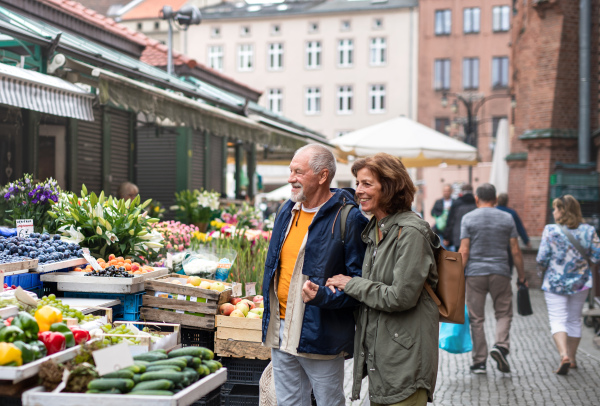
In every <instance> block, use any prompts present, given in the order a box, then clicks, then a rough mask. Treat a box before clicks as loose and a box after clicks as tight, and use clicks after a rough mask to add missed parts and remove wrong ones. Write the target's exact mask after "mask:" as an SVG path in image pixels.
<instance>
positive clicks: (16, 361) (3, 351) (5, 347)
mask: <svg viewBox="0 0 600 406" xmlns="http://www.w3.org/2000/svg"><path fill="white" fill-rule="evenodd" d="M0 365H1V366H16V367H19V366H21V365H23V357H22V356H21V350H20V349H19V348H18V347H17V346H16V345H14V344H13V343H0Z"/></svg>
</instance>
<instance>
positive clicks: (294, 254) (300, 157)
mask: <svg viewBox="0 0 600 406" xmlns="http://www.w3.org/2000/svg"><path fill="white" fill-rule="evenodd" d="M335 170H336V165H335V158H334V156H333V154H332V153H331V151H329V150H328V149H327V148H325V147H324V146H321V145H317V144H310V145H307V146H305V147H302V148H300V149H299V150H297V151H296V153H295V154H294V158H293V159H292V162H291V164H290V176H289V178H288V182H289V183H290V184H291V185H292V196H291V199H290V200H288V201H287V202H286V203H284V204H283V207H282V208H281V210H280V211H279V213H278V215H277V218H276V219H275V224H274V227H273V234H272V236H271V243H270V244H269V251H268V254H267V260H266V263H265V272H264V280H263V296H264V298H265V299H264V300H265V313H264V317H263V330H262V333H263V337H262V341H263V343H264V345H265V346H267V347H270V348H271V349H272V350H271V358H272V362H273V377H274V381H275V393H276V396H277V404H279V405H285V406H287V405H289V406H296V405H298V406H310V403H311V402H310V393H311V389H312V391H313V393H314V395H315V399H316V401H317V403H318V404H320V405H335V406H338V405H339V406H343V405H345V404H346V402H345V400H344V389H343V383H344V358H345V357H348V356H351V355H352V351H353V342H354V327H355V325H354V316H353V310H354V309H355V308H356V307H357V306H358V302H357V301H356V300H354V299H352V298H351V297H349V296H347V295H346V294H345V293H343V292H339V291H338V292H336V293H332V292H331V290H330V289H327V288H325V282H326V281H327V279H328V278H330V277H332V276H334V275H337V274H340V273H342V274H345V275H349V276H361V274H362V272H361V268H362V263H363V258H364V254H365V245H364V243H363V242H362V239H361V233H362V231H363V229H364V228H365V226H366V224H367V219H366V218H365V217H364V216H363V215H362V214H361V212H360V210H359V208H358V205H357V204H356V203H355V201H354V197H353V196H352V194H351V193H350V192H349V191H347V190H345V189H330V185H331V181H332V179H333V177H334V176H335ZM346 205H351V208H350V211H349V212H348V215H347V218H346V224H345V230H344V233H343V235H342V230H341V229H342V227H341V221H342V217H344V216H342V215H341V213H342V212H343V210H344V207H345V206H346ZM303 286H306V287H307V291H308V292H309V295H308V296H309V297H307V295H306V294H305V293H303V292H302V287H303ZM303 295H304V299H306V300H308V299H311V300H308V301H307V303H306V304H305V303H304V300H303Z"/></svg>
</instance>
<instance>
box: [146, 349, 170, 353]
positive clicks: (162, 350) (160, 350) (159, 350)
mask: <svg viewBox="0 0 600 406" xmlns="http://www.w3.org/2000/svg"><path fill="white" fill-rule="evenodd" d="M150 352H160V353H161V354H166V353H167V350H164V349H162V348H159V349H158V350H152V351H150Z"/></svg>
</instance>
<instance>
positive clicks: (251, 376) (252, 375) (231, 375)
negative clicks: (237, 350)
mask: <svg viewBox="0 0 600 406" xmlns="http://www.w3.org/2000/svg"><path fill="white" fill-rule="evenodd" d="M269 362H271V361H270V360H261V359H245V358H228V357H223V358H222V359H221V363H222V364H223V366H224V367H225V368H227V383H228V384H231V383H233V384H237V383H241V384H250V385H258V384H259V382H260V377H261V376H262V373H263V371H264V370H265V368H266V367H267V365H269Z"/></svg>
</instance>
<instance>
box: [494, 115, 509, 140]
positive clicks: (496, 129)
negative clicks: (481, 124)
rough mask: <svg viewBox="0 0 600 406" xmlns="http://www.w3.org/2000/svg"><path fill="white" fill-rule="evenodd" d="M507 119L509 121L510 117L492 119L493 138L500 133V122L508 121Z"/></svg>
mask: <svg viewBox="0 0 600 406" xmlns="http://www.w3.org/2000/svg"><path fill="white" fill-rule="evenodd" d="M507 119H508V117H506V116H496V117H492V137H495V136H496V133H497V132H498V126H499V125H500V121H501V120H507Z"/></svg>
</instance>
